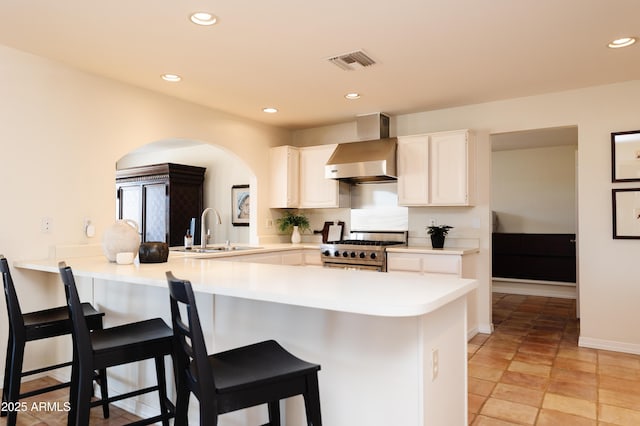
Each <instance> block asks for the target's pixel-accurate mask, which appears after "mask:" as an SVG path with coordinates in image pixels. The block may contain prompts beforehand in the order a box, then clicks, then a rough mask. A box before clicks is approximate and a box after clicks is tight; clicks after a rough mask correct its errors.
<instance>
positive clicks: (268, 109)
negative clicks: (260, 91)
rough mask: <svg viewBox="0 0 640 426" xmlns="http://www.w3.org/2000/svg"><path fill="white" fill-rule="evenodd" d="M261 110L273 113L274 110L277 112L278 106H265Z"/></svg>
mask: <svg viewBox="0 0 640 426" xmlns="http://www.w3.org/2000/svg"><path fill="white" fill-rule="evenodd" d="M262 112H266V113H267V114H275V113H276V112H278V108H273V107H266V108H262Z"/></svg>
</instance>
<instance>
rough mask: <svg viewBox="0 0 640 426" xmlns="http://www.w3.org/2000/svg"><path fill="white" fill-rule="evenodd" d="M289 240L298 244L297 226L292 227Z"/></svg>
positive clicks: (298, 231)
mask: <svg viewBox="0 0 640 426" xmlns="http://www.w3.org/2000/svg"><path fill="white" fill-rule="evenodd" d="M291 242H292V243H293V244H298V243H299V242H300V230H299V229H298V227H297V226H294V227H293V232H292V233H291Z"/></svg>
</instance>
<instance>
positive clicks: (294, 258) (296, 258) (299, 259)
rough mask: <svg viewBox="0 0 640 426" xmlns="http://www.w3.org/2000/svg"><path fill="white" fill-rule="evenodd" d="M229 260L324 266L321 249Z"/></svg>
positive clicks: (249, 255) (239, 256) (250, 255)
mask: <svg viewBox="0 0 640 426" xmlns="http://www.w3.org/2000/svg"><path fill="white" fill-rule="evenodd" d="M227 259H229V258H227ZM229 260H233V261H236V262H252V263H267V264H271V265H294V266H322V260H321V258H320V249H300V250H286V251H273V252H269V253H261V254H246V255H236V256H234V257H233V258H231V259H229Z"/></svg>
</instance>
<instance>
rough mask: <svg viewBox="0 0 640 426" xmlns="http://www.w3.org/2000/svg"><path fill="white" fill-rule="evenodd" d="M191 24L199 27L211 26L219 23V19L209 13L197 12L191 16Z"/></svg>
mask: <svg viewBox="0 0 640 426" xmlns="http://www.w3.org/2000/svg"><path fill="white" fill-rule="evenodd" d="M189 19H190V20H191V22H193V23H194V24H197V25H204V26H209V25H213V24H215V23H216V22H218V18H217V17H216V16H215V15H212V14H211V13H209V12H196V13H192V14H191V16H189Z"/></svg>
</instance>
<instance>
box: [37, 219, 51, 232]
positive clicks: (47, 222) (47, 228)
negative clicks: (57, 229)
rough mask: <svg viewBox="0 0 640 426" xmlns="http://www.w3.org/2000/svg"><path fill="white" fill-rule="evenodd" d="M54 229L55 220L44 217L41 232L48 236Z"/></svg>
mask: <svg viewBox="0 0 640 426" xmlns="http://www.w3.org/2000/svg"><path fill="white" fill-rule="evenodd" d="M52 228H53V219H51V218H50V217H43V218H42V219H41V220H40V232H42V233H43V234H48V233H50V232H51V229H52Z"/></svg>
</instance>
